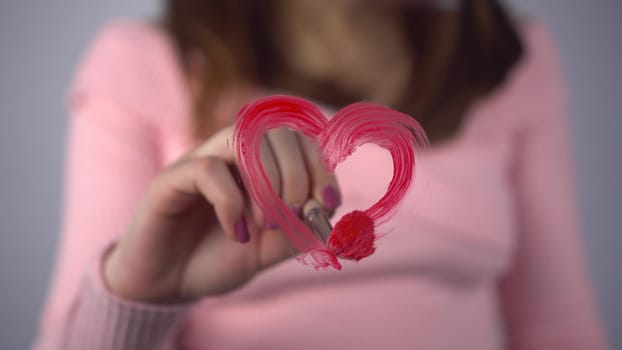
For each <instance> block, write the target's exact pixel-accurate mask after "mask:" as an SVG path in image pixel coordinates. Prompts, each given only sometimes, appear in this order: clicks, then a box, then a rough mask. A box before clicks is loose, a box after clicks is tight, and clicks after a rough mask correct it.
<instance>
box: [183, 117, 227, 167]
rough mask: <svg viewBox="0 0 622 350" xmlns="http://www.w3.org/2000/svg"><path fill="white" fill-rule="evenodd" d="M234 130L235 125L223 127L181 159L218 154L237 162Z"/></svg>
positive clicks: (220, 156) (222, 157) (224, 158)
mask: <svg viewBox="0 0 622 350" xmlns="http://www.w3.org/2000/svg"><path fill="white" fill-rule="evenodd" d="M233 130H234V126H233V125H231V126H228V127H226V128H223V129H221V130H220V131H219V132H217V133H216V134H214V135H212V136H211V137H210V138H209V139H207V141H205V142H203V143H202V144H200V145H199V146H197V147H195V148H193V149H192V150H190V151H189V152H187V153H186V154H184V155H183V156H181V157H180V160H187V159H192V158H199V157H206V156H218V157H219V158H221V159H223V160H225V161H227V162H230V163H233V162H235V160H236V157H235V147H234V145H233Z"/></svg>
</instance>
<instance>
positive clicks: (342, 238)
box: [327, 210, 376, 261]
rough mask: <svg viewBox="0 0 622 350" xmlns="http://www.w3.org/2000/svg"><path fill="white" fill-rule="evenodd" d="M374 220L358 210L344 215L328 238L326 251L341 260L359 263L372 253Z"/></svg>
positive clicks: (373, 249) (374, 237)
mask: <svg viewBox="0 0 622 350" xmlns="http://www.w3.org/2000/svg"><path fill="white" fill-rule="evenodd" d="M375 240H376V235H375V234H374V220H373V219H372V218H371V217H369V215H367V214H365V212H362V211H360V210H355V211H352V212H350V213H348V214H346V215H344V216H343V217H342V218H341V219H340V220H339V221H338V222H337V224H336V225H335V227H334V228H333V231H332V232H331V234H330V236H329V237H328V243H327V246H328V249H329V250H330V251H331V252H333V253H334V254H335V255H337V256H338V257H340V258H343V259H352V260H356V261H359V260H361V259H363V258H365V257H367V256H370V255H371V254H373V253H374V251H375V250H376V248H375V247H374V241H375Z"/></svg>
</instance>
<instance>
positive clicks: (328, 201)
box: [298, 135, 341, 211]
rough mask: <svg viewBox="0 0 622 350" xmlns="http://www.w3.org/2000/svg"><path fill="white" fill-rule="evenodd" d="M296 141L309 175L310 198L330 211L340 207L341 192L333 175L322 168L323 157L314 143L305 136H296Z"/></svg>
mask: <svg viewBox="0 0 622 350" xmlns="http://www.w3.org/2000/svg"><path fill="white" fill-rule="evenodd" d="M298 140H299V142H300V145H301V146H302V148H303V151H304V158H305V162H306V166H307V169H308V171H309V174H310V175H311V185H312V191H311V193H312V196H313V198H315V199H316V200H318V201H319V202H320V203H322V206H324V207H325V208H326V209H329V210H330V211H332V210H334V209H335V208H337V207H339V206H340V205H341V192H340V191H339V185H338V183H337V178H336V177H335V174H333V173H330V172H329V171H328V170H326V168H325V166H324V161H323V158H322V157H323V156H321V155H320V152H319V149H318V147H317V145H316V144H315V142H313V141H312V140H310V139H309V138H308V137H307V136H304V135H298Z"/></svg>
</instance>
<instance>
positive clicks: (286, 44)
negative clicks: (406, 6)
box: [279, 0, 413, 104]
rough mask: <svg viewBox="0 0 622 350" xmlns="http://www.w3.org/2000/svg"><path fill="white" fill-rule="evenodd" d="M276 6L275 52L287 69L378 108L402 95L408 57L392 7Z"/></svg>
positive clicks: (345, 3)
mask: <svg viewBox="0 0 622 350" xmlns="http://www.w3.org/2000/svg"><path fill="white" fill-rule="evenodd" d="M280 6H281V11H283V12H282V15H281V16H279V18H281V21H282V23H280V28H281V31H280V32H281V33H280V35H281V36H282V40H281V43H282V45H283V47H282V48H281V49H283V50H284V52H287V53H289V60H288V61H289V66H290V67H291V68H293V69H295V70H297V71H300V72H304V73H305V74H307V75H310V76H314V77H317V78H320V79H326V80H333V81H336V82H338V83H339V85H341V86H342V87H344V88H345V89H347V90H349V91H361V92H363V93H364V94H365V95H367V96H369V100H372V101H376V102H380V103H387V104H388V103H390V102H391V101H392V100H394V99H395V98H396V96H398V95H399V94H400V91H402V89H404V87H405V84H406V82H407V79H408V77H409V73H410V69H411V66H412V65H411V64H410V62H411V61H412V59H413V57H412V56H413V55H412V53H410V52H409V50H408V46H407V45H405V44H404V43H405V39H404V38H405V35H404V33H403V31H402V28H401V21H400V18H399V13H398V11H399V9H398V8H397V7H396V6H391V5H387V3H385V2H383V1H362V0H282V1H281V3H280Z"/></svg>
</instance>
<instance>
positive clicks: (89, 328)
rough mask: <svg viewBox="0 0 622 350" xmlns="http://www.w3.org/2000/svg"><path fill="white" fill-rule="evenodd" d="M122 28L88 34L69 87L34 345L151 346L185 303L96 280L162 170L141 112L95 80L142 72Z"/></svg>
mask: <svg viewBox="0 0 622 350" xmlns="http://www.w3.org/2000/svg"><path fill="white" fill-rule="evenodd" d="M128 35H130V36H134V37H136V36H137V35H140V34H139V33H137V31H136V28H134V27H132V25H128V24H125V23H121V24H116V25H113V26H111V27H109V28H108V29H106V30H105V31H104V32H103V33H102V34H101V35H100V36H99V37H98V39H97V40H96V42H95V44H94V45H93V47H92V48H91V50H90V51H89V54H88V55H87V57H86V59H85V63H84V64H83V66H82V68H81V70H80V71H79V74H78V78H77V82H76V85H75V87H74V89H73V90H72V92H71V94H70V115H71V118H70V126H71V128H70V130H69V143H68V154H67V164H66V180H65V211H64V220H63V221H64V223H63V230H62V235H61V240H60V241H61V243H60V247H59V248H60V249H59V251H58V253H57V254H58V256H57V263H56V268H55V273H54V278H53V283H52V288H51V291H50V294H49V296H48V301H47V305H46V308H45V311H44V314H43V317H42V319H41V324H40V327H41V330H40V333H39V336H38V339H37V344H36V348H37V349H50V350H52V349H86V348H97V349H158V348H160V346H161V345H162V344H164V342H165V341H166V340H167V337H169V336H170V334H171V333H170V332H167V331H168V330H171V329H173V326H174V325H175V324H176V323H177V322H178V321H179V320H180V319H181V317H182V316H183V314H184V311H185V310H186V309H187V306H180V307H153V306H148V305H145V304H140V303H130V302H127V301H124V300H121V299H120V298H117V297H115V296H114V295H113V294H112V293H110V292H109V291H108V290H107V289H106V287H105V286H104V285H103V283H102V278H101V260H102V255H103V253H104V252H105V250H106V248H107V247H108V246H110V245H111V244H112V243H113V242H115V241H116V240H117V239H118V238H119V237H120V236H121V235H122V234H124V233H125V231H126V230H127V228H128V226H129V223H130V221H131V218H132V215H133V214H134V212H135V207H136V205H137V203H138V202H139V200H140V198H141V196H142V195H143V193H144V192H145V190H146V188H147V186H148V185H149V183H150V181H151V180H152V179H153V177H154V176H155V175H156V174H157V172H158V171H159V170H160V168H161V167H162V164H161V159H160V154H159V148H158V145H157V136H158V135H157V133H156V129H155V128H154V127H153V125H151V123H150V121H149V119H148V118H147V117H148V116H146V115H140V113H139V110H137V109H133V108H132V107H133V106H131V104H128V103H126V101H124V100H122V99H117V98H115V94H114V93H113V92H111V91H109V90H107V87H106V86H105V85H106V84H108V83H110V84H112V83H113V82H115V81H116V82H117V83H118V86H119V89H123V88H127V86H128V85H131V84H138V82H140V81H141V79H143V78H144V76H143V75H144V74H143V73H144V71H140V70H135V69H134V67H133V66H132V64H131V62H132V60H136V58H137V57H133V56H134V54H136V53H137V50H138V49H139V48H138V47H131V46H130V44H131V43H130V42H128ZM137 44H140V42H138V43H137ZM143 53H145V54H147V53H148V52H143ZM151 54H154V53H153V52H151ZM156 54H157V52H156ZM120 95H121V94H120ZM121 96H125V97H127V96H128V95H127V94H123V95H121ZM130 99H131V97H130ZM156 102H158V101H153V103H156Z"/></svg>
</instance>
